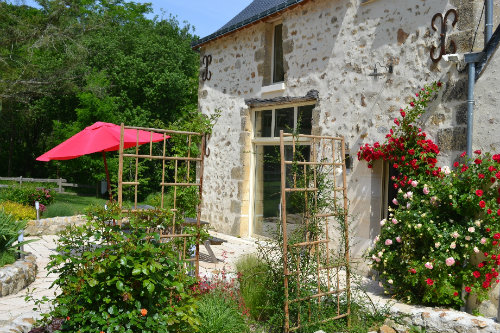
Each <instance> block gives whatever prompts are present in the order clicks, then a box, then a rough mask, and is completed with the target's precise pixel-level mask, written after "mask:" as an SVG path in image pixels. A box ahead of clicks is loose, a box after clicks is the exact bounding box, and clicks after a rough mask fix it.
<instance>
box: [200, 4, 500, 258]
mask: <svg viewBox="0 0 500 333" xmlns="http://www.w3.org/2000/svg"><path fill="white" fill-rule="evenodd" d="M482 5H483V1H482V0H473V1H470V0H468V1H460V0H432V1H431V0H422V1H414V0H400V1H394V0H378V1H372V2H369V3H368V4H366V5H360V1H359V0H337V1H331V0H311V1H308V2H306V4H304V5H303V6H298V7H295V8H293V9H291V10H288V11H285V12H283V13H282V15H281V18H280V19H281V22H282V24H283V51H284V64H285V70H286V74H285V82H284V87H285V88H284V90H278V91H276V90H275V91H273V92H271V93H265V92H263V86H266V85H267V84H268V83H269V82H270V80H269V73H270V72H269V66H270V64H269V63H270V60H269V59H270V56H271V53H272V52H271V51H272V47H271V45H270V41H269V40H270V33H269V31H270V29H271V28H270V27H272V23H266V22H259V23H256V24H254V25H252V26H250V27H248V28H245V29H242V30H240V31H238V32H235V33H233V34H230V35H228V36H226V37H222V38H220V39H217V40H214V41H212V42H209V43H208V44H205V45H203V46H202V48H201V56H202V57H203V55H208V54H210V55H212V57H213V62H212V65H211V66H210V71H211V72H212V78H211V80H210V81H202V80H200V85H199V108H200V110H201V111H202V112H203V113H206V114H212V113H213V112H215V110H216V109H219V110H221V111H222V114H221V117H220V119H219V121H218V123H217V124H216V126H215V128H214V131H213V135H212V137H211V139H210V141H209V144H208V146H209V148H210V152H211V154H210V156H209V157H208V158H207V159H206V160H205V161H206V162H205V173H204V177H205V178H204V194H203V196H204V197H203V198H204V200H203V204H204V206H203V219H206V220H207V221H210V223H211V225H212V226H214V227H215V228H216V229H217V230H218V231H221V232H225V233H230V234H233V235H240V236H247V235H248V234H249V233H250V232H251V230H249V226H250V225H251V223H249V217H250V219H251V212H252V209H251V207H250V203H251V200H250V199H251V198H250V195H251V194H250V193H251V187H252V181H251V179H252V172H253V171H252V170H253V165H254V164H255V160H254V157H253V153H254V152H253V146H252V135H253V133H252V126H253V124H252V111H251V109H250V108H249V107H248V106H247V105H246V104H245V99H251V98H271V97H279V96H290V97H301V96H305V95H306V94H307V92H308V91H310V90H312V89H314V90H317V91H318V96H319V101H318V103H317V105H316V108H315V112H314V116H313V117H314V119H313V123H314V124H315V126H314V127H313V132H314V133H315V134H322V135H332V136H333V135H342V136H345V137H346V142H347V144H348V148H349V152H350V154H351V156H355V154H356V152H357V151H358V149H359V147H360V146H361V145H362V144H364V143H365V142H374V141H377V140H380V141H382V140H383V139H384V137H385V134H386V133H387V132H388V130H389V129H390V127H391V126H392V124H393V123H392V121H393V119H394V118H395V117H397V116H398V114H399V108H400V107H404V106H405V105H406V104H407V102H408V101H409V99H410V98H411V96H412V95H413V94H414V93H415V92H416V91H418V89H419V88H420V87H422V86H423V85H424V84H426V83H430V82H432V81H435V80H441V81H442V82H444V89H443V92H442V93H441V95H440V96H439V98H438V99H437V100H436V101H434V102H433V105H432V108H431V111H430V112H429V113H428V114H426V115H425V117H424V119H423V122H422V127H423V129H424V130H425V131H426V132H427V133H428V134H429V136H430V137H431V138H432V139H433V140H435V141H436V142H437V143H438V145H440V148H441V150H442V154H441V159H440V161H441V163H442V164H444V165H451V164H452V163H453V161H454V160H455V159H456V158H457V156H458V155H459V154H460V153H461V152H462V151H464V150H465V145H466V122H467V118H466V109H467V104H466V88H467V75H466V71H465V66H464V64H454V63H449V62H445V61H444V60H441V61H440V62H439V63H437V64H435V63H433V62H432V61H431V59H430V56H429V53H430V47H431V46H432V45H436V46H438V43H439V32H434V31H433V30H432V29H431V19H432V17H433V16H434V14H436V13H445V12H446V11H447V10H448V9H451V8H456V9H458V11H459V13H460V14H459V21H458V24H457V26H456V27H455V29H453V30H452V31H451V33H450V34H449V35H450V38H452V39H453V40H455V42H456V44H457V47H458V50H457V52H459V53H464V52H468V51H469V50H470V48H471V45H472V41H473V36H474V30H475V29H476V26H477V24H478V21H479V16H480V14H481V9H482ZM495 5H496V6H497V5H498V4H495ZM495 10H496V13H498V8H497V7H495ZM495 18H496V20H495V22H498V20H497V18H498V15H497V16H496V17H495ZM477 36H478V37H477V39H476V42H475V44H474V48H475V50H480V49H482V41H481V38H482V26H480V29H479V32H478V35H477ZM391 60H392V61H393V64H394V73H393V74H384V75H383V76H379V77H378V78H374V77H372V76H369V74H370V73H372V72H373V69H374V66H375V64H377V63H379V65H378V70H379V72H386V69H385V68H384V67H382V66H386V65H387V64H388V63H389V62H390V61H391ZM489 71H490V73H491V80H494V79H495V73H494V71H492V70H491V69H490V70H489ZM483 82H484V83H483V84H484V85H485V86H486V85H488V86H489V85H491V84H492V83H491V82H490V81H488V79H487V78H486V77H485V78H484V79H483ZM480 84H481V83H479V85H480ZM478 89H479V88H478ZM485 90H486V89H485ZM485 94H486V93H485ZM490 97H491V96H489V97H481V96H478V100H479V99H485V98H486V99H487V100H488V101H489V100H491V98H490ZM481 103H483V102H481ZM495 103H496V104H495ZM495 103H492V104H491V105H490V106H489V107H488V109H487V110H489V111H485V110H478V111H477V112H478V113H477V114H478V116H477V117H476V118H475V119H476V120H477V119H484V118H485V117H484V116H480V114H481V112H487V113H488V114H491V117H490V118H491V119H493V120H492V121H476V123H475V126H476V127H475V133H478V135H479V134H480V135H483V137H481V138H479V137H477V140H481V144H484V145H487V146H488V147H489V149H491V150H493V151H498V149H499V147H498V145H496V144H493V145H491V144H489V143H488V142H490V141H491V136H488V134H487V133H492V131H495V126H496V124H498V119H497V118H498V117H497V118H495V117H496V116H493V111H494V110H498V109H499V108H500V105H498V104H499V102H498V99H495ZM482 105H483V104H479V102H478V104H477V105H476V108H477V109H479V108H481V107H482ZM497 114H498V113H497ZM490 118H488V119H490ZM497 141H498V140H497ZM476 142H477V141H476ZM353 160H354V163H353V166H352V171H351V172H350V174H349V175H348V182H349V184H348V187H349V191H348V196H349V199H350V202H351V213H352V214H353V216H355V220H354V229H355V230H356V235H355V241H354V246H355V249H354V251H353V254H354V256H361V255H362V254H363V251H364V250H365V249H366V248H367V247H368V246H369V245H370V243H371V241H372V239H373V238H374V237H375V235H377V234H378V232H379V229H378V228H379V224H378V222H379V221H380V218H381V210H382V202H383V197H382V196H383V194H382V192H381V188H382V178H383V177H382V173H383V166H382V163H379V165H376V167H375V168H374V169H373V170H369V169H367V168H366V164H365V163H358V162H357V160H356V158H353Z"/></svg>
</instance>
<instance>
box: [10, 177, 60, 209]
mask: <svg viewBox="0 0 500 333" xmlns="http://www.w3.org/2000/svg"><path fill="white" fill-rule="evenodd" d="M0 198H1V199H2V200H6V201H12V202H17V203H20V204H22V205H26V206H34V204H35V201H38V202H39V203H40V204H41V205H43V206H47V205H50V204H51V203H52V201H54V192H53V191H52V190H49V189H46V188H43V187H36V186H35V185H32V184H23V185H13V186H9V187H8V188H4V189H3V190H2V191H1V192H0ZM41 210H42V211H43V210H44V208H41Z"/></svg>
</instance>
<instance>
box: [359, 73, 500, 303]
mask: <svg viewBox="0 0 500 333" xmlns="http://www.w3.org/2000/svg"><path fill="white" fill-rule="evenodd" d="M440 87H441V83H440V82H435V83H433V84H432V85H429V86H426V87H424V88H422V90H421V91H420V92H419V93H417V94H416V95H415V98H413V100H412V101H411V102H410V106H408V107H407V108H405V109H401V110H400V115H401V117H400V118H396V119H395V120H394V123H395V126H393V128H392V129H391V130H390V132H389V134H387V136H386V141H385V142H384V143H378V142H375V143H374V144H373V145H369V144H366V145H365V146H363V147H361V149H360V152H359V153H358V158H359V159H360V160H365V161H367V162H368V166H369V167H370V166H371V165H372V164H373V162H374V161H376V160H379V159H383V160H386V161H390V163H392V164H393V168H394V169H396V170H398V172H399V175H398V176H394V177H393V178H392V182H393V184H392V185H393V186H394V188H395V189H397V191H398V192H397V195H396V197H395V198H390V200H392V205H393V208H392V209H391V210H390V214H389V218H388V219H384V220H382V221H381V222H380V225H381V233H380V235H379V236H377V237H376V239H375V245H374V247H373V249H372V250H371V251H370V253H369V255H370V257H371V260H372V261H373V267H374V268H375V269H376V270H377V271H378V272H379V273H380V277H381V278H382V283H383V285H384V288H385V289H386V291H387V292H388V293H392V294H394V295H396V297H398V298H400V299H402V300H404V301H407V302H413V303H419V304H429V305H451V306H454V307H459V306H460V305H462V304H463V300H462V298H461V294H462V291H465V293H466V294H468V293H475V294H477V295H478V297H479V299H485V298H487V297H488V291H489V290H491V288H492V287H493V286H494V285H495V284H496V283H498V282H499V281H500V280H499V278H498V275H499V273H498V271H497V266H498V265H499V264H500V249H499V245H500V243H499V242H500V227H499V222H500V209H498V208H499V206H498V205H499V204H500V186H499V180H500V171H499V169H500V154H497V155H493V156H492V155H491V154H489V153H485V154H483V153H482V152H481V151H479V150H477V151H475V152H474V156H466V154H465V152H464V153H463V154H462V155H461V156H460V160H458V161H456V162H455V163H454V165H453V167H454V168H455V169H454V170H452V169H451V168H450V167H449V166H444V167H442V168H441V167H438V166H437V163H438V160H437V157H438V154H439V147H438V146H437V145H436V144H435V143H434V142H433V141H432V140H430V139H428V138H427V135H426V133H425V132H423V131H422V129H421V128H419V124H418V119H419V117H420V116H421V115H422V114H423V113H424V112H425V111H426V107H427V106H428V104H429V103H430V101H431V100H432V99H433V97H434V96H435V95H436V94H437V93H438V90H439V88H440Z"/></svg>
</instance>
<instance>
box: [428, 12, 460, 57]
mask: <svg viewBox="0 0 500 333" xmlns="http://www.w3.org/2000/svg"><path fill="white" fill-rule="evenodd" d="M450 14H453V17H454V18H453V22H452V23H451V26H452V27H455V25H456V24H457V22H458V13H457V11H456V10H455V9H450V10H448V11H447V12H446V14H445V15H444V17H443V14H441V13H437V14H436V15H434V16H433V17H432V21H431V26H432V29H433V30H434V31H438V30H437V27H436V21H437V19H438V17H439V18H441V34H440V35H441V45H440V46H441V50H440V52H439V56H438V57H437V58H434V52H435V51H436V47H435V46H434V45H433V46H432V48H431V59H432V61H433V62H438V61H439V60H441V58H442V57H443V55H445V54H447V53H446V33H447V29H448V18H449V16H450ZM450 51H451V52H450V53H455V52H457V45H456V44H455V41H453V40H452V41H450Z"/></svg>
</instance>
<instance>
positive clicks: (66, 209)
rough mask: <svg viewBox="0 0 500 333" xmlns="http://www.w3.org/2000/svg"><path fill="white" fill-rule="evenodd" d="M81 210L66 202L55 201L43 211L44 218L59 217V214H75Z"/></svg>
mask: <svg viewBox="0 0 500 333" xmlns="http://www.w3.org/2000/svg"><path fill="white" fill-rule="evenodd" d="M79 213H80V212H79V210H78V209H76V207H74V206H73V205H70V204H68V203H65V202H57V201H56V202H54V203H53V204H52V205H50V206H48V207H47V210H46V211H45V212H44V213H43V216H44V218H49V217H57V216H73V215H77V214H79Z"/></svg>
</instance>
